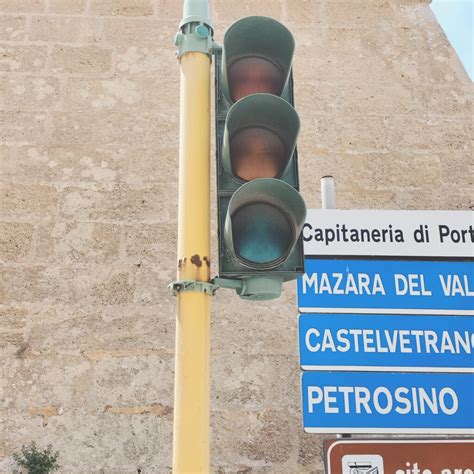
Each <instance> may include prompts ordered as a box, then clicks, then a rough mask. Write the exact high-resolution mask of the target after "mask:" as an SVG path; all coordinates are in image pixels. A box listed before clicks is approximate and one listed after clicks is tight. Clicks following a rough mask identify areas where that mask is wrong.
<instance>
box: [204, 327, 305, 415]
mask: <svg viewBox="0 0 474 474" xmlns="http://www.w3.org/2000/svg"><path fill="white" fill-rule="evenodd" d="M295 323H296V318H295ZM251 339H257V337H254V338H251ZM294 342H296V341H294ZM293 352H294V354H284V355H281V356H278V355H266V354H263V355H261V354H259V355H255V354H252V355H247V354H245V352H244V351H243V350H242V349H241V350H240V351H233V352H232V353H231V352H230V351H225V352H222V353H215V356H214V357H213V359H212V360H213V363H212V377H211V380H212V389H211V393H212V403H213V406H214V407H215V409H220V410H226V409H229V410H230V409H235V410H240V409H246V410H247V409H248V410H261V409H264V408H270V407H271V408H275V409H278V408H280V407H282V406H285V408H286V409H288V410H291V411H293V412H296V411H297V410H298V409H299V406H300V394H299V390H300V389H299V371H298V369H299V364H298V359H297V355H296V350H294V351H293Z"/></svg>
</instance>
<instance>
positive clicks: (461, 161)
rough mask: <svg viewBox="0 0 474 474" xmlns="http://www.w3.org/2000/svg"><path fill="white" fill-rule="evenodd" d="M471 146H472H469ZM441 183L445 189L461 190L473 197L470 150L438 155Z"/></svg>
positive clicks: (473, 163)
mask: <svg viewBox="0 0 474 474" xmlns="http://www.w3.org/2000/svg"><path fill="white" fill-rule="evenodd" d="M471 146H472V145H471ZM434 158H437V159H439V161H440V168H441V182H442V183H443V184H444V185H445V186H446V187H452V188H457V189H461V190H463V191H465V192H466V194H467V195H468V196H471V197H472V196H474V155H473V152H472V148H471V150H467V151H466V152H460V153H439V154H437V155H435V157H434Z"/></svg>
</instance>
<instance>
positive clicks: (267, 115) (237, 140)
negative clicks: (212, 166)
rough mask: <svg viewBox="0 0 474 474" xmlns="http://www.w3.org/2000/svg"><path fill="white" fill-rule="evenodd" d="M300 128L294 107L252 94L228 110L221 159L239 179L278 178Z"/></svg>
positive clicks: (280, 99)
mask: <svg viewBox="0 0 474 474" xmlns="http://www.w3.org/2000/svg"><path fill="white" fill-rule="evenodd" d="M299 128H300V120H299V117H298V114H297V113H296V110H295V109H294V108H293V107H292V106H291V105H290V104H289V103H288V102H286V101H285V100H283V99H282V98H281V97H277V96H274V95H271V94H253V95H250V96H247V97H244V98H243V99H240V100H239V101H238V102H236V103H235V104H234V105H233V106H232V107H231V108H230V110H229V113H228V115H227V120H226V123H225V129H224V140H223V150H222V159H223V166H224V169H225V170H226V171H227V172H230V173H232V175H233V176H234V177H236V178H237V179H239V180H242V181H251V180H253V179H257V178H278V177H280V176H281V175H282V174H283V173H284V172H285V170H286V168H287V166H288V163H289V161H290V159H291V157H292V155H293V152H294V149H295V146H296V139H297V136H298V132H299Z"/></svg>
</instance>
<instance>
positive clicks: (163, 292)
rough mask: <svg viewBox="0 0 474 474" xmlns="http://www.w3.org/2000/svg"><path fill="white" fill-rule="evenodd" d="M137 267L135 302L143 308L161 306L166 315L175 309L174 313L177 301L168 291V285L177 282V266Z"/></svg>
mask: <svg viewBox="0 0 474 474" xmlns="http://www.w3.org/2000/svg"><path fill="white" fill-rule="evenodd" d="M174 261H175V262H176V260H174ZM136 266H137V267H138V268H137V271H136V279H135V282H136V285H137V287H136V291H135V294H134V298H133V301H134V302H135V303H136V304H140V305H143V306H152V305H160V306H162V308H164V309H163V310H164V311H166V313H168V312H169V311H170V308H173V310H172V311H173V312H174V306H175V303H176V300H175V297H174V296H173V295H172V293H171V291H168V284H169V283H171V282H172V281H175V280H176V268H175V266H174V265H173V266H170V265H164V266H163V267H161V266H157V265H149V264H148V263H143V264H137V265H136ZM166 305H168V307H167V306H166Z"/></svg>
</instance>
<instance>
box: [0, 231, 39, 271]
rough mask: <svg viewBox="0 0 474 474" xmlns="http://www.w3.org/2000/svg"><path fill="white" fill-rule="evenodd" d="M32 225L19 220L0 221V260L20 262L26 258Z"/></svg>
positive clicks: (30, 242)
mask: <svg viewBox="0 0 474 474" xmlns="http://www.w3.org/2000/svg"><path fill="white" fill-rule="evenodd" d="M33 232H34V227H33V225H31V224H27V223H21V222H0V261H2V262H21V261H25V260H27V259H28V257H29V254H30V252H31V248H32V244H33V242H32V240H33Z"/></svg>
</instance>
